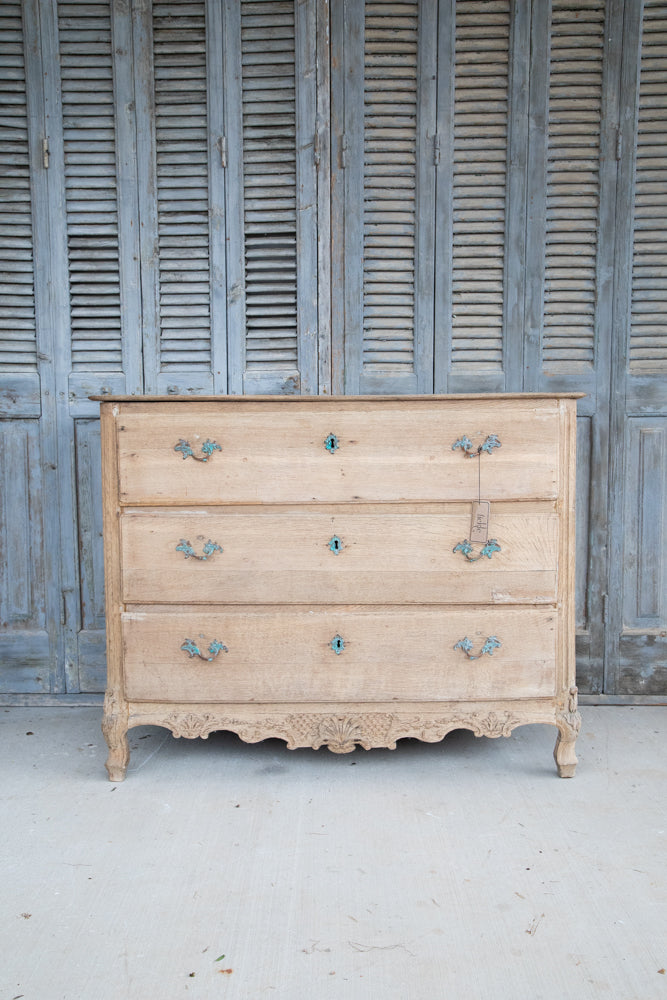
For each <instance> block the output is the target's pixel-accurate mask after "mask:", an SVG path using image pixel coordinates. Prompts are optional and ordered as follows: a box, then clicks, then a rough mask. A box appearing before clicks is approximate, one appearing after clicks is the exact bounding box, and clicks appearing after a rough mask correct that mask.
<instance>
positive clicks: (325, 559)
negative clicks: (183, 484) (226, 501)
mask: <svg viewBox="0 0 667 1000" xmlns="http://www.w3.org/2000/svg"><path fill="white" fill-rule="evenodd" d="M491 528H492V536H493V538H494V539H495V540H496V546H497V550H496V547H495V546H494V547H491V548H490V549H489V550H488V554H484V555H480V550H481V548H482V546H479V545H478V546H475V547H474V549H473V552H472V553H468V558H466V555H465V554H464V552H463V551H462V549H461V548H459V549H458V551H456V552H455V551H454V549H455V547H456V546H457V545H458V544H459V543H461V542H463V541H464V540H465V539H466V538H467V537H468V535H469V534H470V512H469V510H462V511H460V512H457V513H448V512H443V513H438V514H434V513H428V514H425V513H419V512H415V513H410V514H396V513H391V514H390V513H383V512H382V508H380V509H379V510H375V511H372V512H369V513H363V514H362V513H357V512H355V511H350V510H349V509H348V510H346V511H344V512H340V513H335V512H333V513H324V512H318V511H312V510H301V511H280V510H273V511H263V510H261V509H258V510H256V511H255V512H245V513H238V512H235V511H234V510H233V509H229V508H227V509H220V508H218V509H217V510H216V509H215V508H213V509H209V510H188V509H187V508H186V509H184V510H165V509H163V510H159V511H140V512H129V511H128V512H126V513H125V514H124V515H123V517H122V522H121V535H122V558H123V600H124V601H125V602H127V603H134V604H146V603H153V602H159V603H175V604H179V605H180V604H182V603H183V602H184V601H185V602H188V603H190V604H209V603H214V604H271V603H280V604H325V603H326V604H330V603H334V604H369V603H370V604H390V603H396V604H400V603H410V604H447V603H457V604H479V603H499V604H511V603H522V604H538V603H540V604H548V603H554V602H555V600H556V567H557V551H558V515H557V514H555V513H553V512H541V513H540V512H531V513H525V514H522V513H513V512H509V511H507V510H506V511H505V512H504V513H497V514H496V513H495V512H494V514H493V520H492V525H491ZM469 559H474V560H475V561H469Z"/></svg>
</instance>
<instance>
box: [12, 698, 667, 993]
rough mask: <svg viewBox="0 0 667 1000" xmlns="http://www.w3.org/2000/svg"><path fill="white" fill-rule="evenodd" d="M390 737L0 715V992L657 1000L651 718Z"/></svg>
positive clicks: (664, 950) (661, 941) (658, 776)
mask: <svg viewBox="0 0 667 1000" xmlns="http://www.w3.org/2000/svg"><path fill="white" fill-rule="evenodd" d="M583 715H584V724H583V727H582V733H581V737H580V741H579V758H580V764H579V773H578V775H577V777H576V778H575V779H574V780H570V781H568V780H562V779H559V778H557V777H556V772H555V769H554V766H553V762H552V759H551V752H552V748H553V742H554V738H555V729H552V728H550V727H546V726H531V727H526V728H524V729H519V730H516V731H515V732H514V734H513V735H512V737H511V738H510V739H501V740H493V741H491V740H486V739H476V738H475V737H474V736H473V735H472V734H470V733H467V732H456V733H452V734H451V735H450V736H449V737H448V738H447V739H446V740H445V741H444V742H443V743H440V744H434V745H427V744H420V743H416V742H412V741H406V742H403V743H401V744H399V748H398V749H397V750H396V751H393V752H392V751H384V750H381V751H378V750H374V751H371V752H370V753H367V752H365V751H363V750H358V751H356V752H355V753H353V754H350V755H347V756H336V755H334V754H331V753H329V752H328V751H327V750H321V751H318V752H313V751H307V750H298V751H288V750H286V749H284V747H283V745H282V744H280V743H278V742H276V741H267V742H265V743H262V744H258V745H255V746H248V745H246V744H243V743H241V742H240V741H239V740H238V739H237V738H236V737H235V736H232V735H231V734H225V733H221V734H215V735H213V736H212V737H211V738H210V739H209V740H208V741H203V740H196V741H185V740H175V739H173V738H172V737H171V735H169V734H166V733H165V732H164V731H163V730H160V729H154V728H146V729H141V730H134V731H133V733H132V740H131V743H132V759H131V763H130V772H129V773H128V778H127V780H126V781H125V782H124V783H123V784H121V785H113V784H110V783H108V782H107V781H106V780H105V779H106V773H105V771H104V767H103V764H104V759H105V756H106V753H105V747H104V745H103V741H102V738H101V735H100V729H99V712H98V711H97V710H95V709H65V708H59V709H53V708H52V709H27V708H11V709H0V766H1V774H2V791H1V796H2V798H1V801H2V812H1V814H0V815H1V817H2V818H1V821H0V822H1V827H0V835H1V844H2V861H1V866H0V886H1V894H0V912H1V914H2V916H1V918H0V927H1V934H2V938H3V943H2V947H1V952H0V954H1V957H0V1000H14V998H17V997H22V998H23V997H25V998H26V1000H61V998H63V1000H172V998H173V1000H176V998H181V997H191V998H206V1000H209V998H218V997H222V998H225V1000H254V998H263V997H267V998H270V997H276V998H278V997H284V998H288V1000H440V998H443V1000H444V998H448V1000H449V998H454V1000H462V998H470V1000H563V998H570V997H571V998H576V1000H587V998H604V1000H653V998H667V974H666V973H665V968H666V967H667V889H666V885H665V883H666V879H665V871H666V869H667V864H666V862H667V850H666V839H667V837H666V827H667V808H666V801H665V798H666V797H665V790H666V784H665V775H666V770H667V757H666V754H665V749H666V743H667V741H666V739H665V737H666V734H667V711H666V710H665V709H663V708H648V707H647V708H644V707H636V708H615V707H614V708H612V707H603V708H600V707H596V708H592V707H589V708H584V709H583Z"/></svg>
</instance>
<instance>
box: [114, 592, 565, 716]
mask: <svg viewBox="0 0 667 1000" xmlns="http://www.w3.org/2000/svg"><path fill="white" fill-rule="evenodd" d="M122 631H123V646H124V670H125V693H126V696H127V698H129V699H130V700H134V701H167V702H201V701H216V702H226V703H231V702H237V703H239V702H257V703H261V702H319V701H327V702H332V701H333V702H347V701H367V702H392V701H396V702H403V701H449V700H478V699H483V700H486V699H502V698H539V697H551V696H553V695H554V693H555V686H556V648H557V631H558V630H557V615H556V611H555V610H554V609H553V608H542V609H540V608H483V609H475V608H457V609H453V608H439V607H436V608H433V607H430V608H423V607H419V608H388V609H383V608H375V609H372V610H368V609H360V608H345V607H338V608H327V609H325V610H321V611H320V610H294V609H292V608H284V609H282V608H275V607H271V608H252V609H248V610H242V609H239V608H234V609H229V610H228V609H219V608H215V609H207V610H204V611H201V612H196V611H189V612H187V613H186V612H183V613H173V612H161V611H157V610H156V611H151V612H131V613H129V612H128V613H125V614H123V615H122ZM491 637H493V639H491ZM466 640H467V641H466ZM488 640H490V641H488ZM494 640H496V641H497V643H498V645H496V644H495V642H494ZM220 644H221V645H223V646H224V648H222V649H218V646H219V645H220ZM485 644H486V647H487V651H486V652H484V653H483V655H480V653H482V650H483V649H484V647H485ZM184 647H185V648H184ZM195 650H198V651H199V654H200V655H198V654H197V652H196V651H195ZM209 657H210V659H209ZM473 657H474V658H473Z"/></svg>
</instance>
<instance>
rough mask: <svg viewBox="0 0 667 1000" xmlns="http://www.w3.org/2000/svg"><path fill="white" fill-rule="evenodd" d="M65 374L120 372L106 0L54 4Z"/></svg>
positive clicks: (116, 246) (114, 178)
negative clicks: (68, 366)
mask: <svg viewBox="0 0 667 1000" xmlns="http://www.w3.org/2000/svg"><path fill="white" fill-rule="evenodd" d="M58 35H59V41H60V81H61V93H62V109H63V140H64V153H65V190H66V202H65V209H66V213H67V250H68V265H69V282H70V316H71V325H72V370H73V371H117V372H120V371H122V367H123V364H122V351H121V322H120V281H119V268H118V211H117V204H116V200H117V192H116V156H115V154H116V144H115V128H114V106H113V73H112V64H111V17H110V10H109V3H108V2H107V3H98V4H96V5H95V6H94V7H91V5H90V4H86V5H83V4H73V3H59V4H58Z"/></svg>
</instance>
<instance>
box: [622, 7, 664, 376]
mask: <svg viewBox="0 0 667 1000" xmlns="http://www.w3.org/2000/svg"><path fill="white" fill-rule="evenodd" d="M665 190H667V5H666V4H664V3H656V2H650V0H647V3H646V5H645V7H644V17H643V30H642V49H641V66H640V76H639V115H638V125H637V161H636V168H635V191H634V246H633V265H632V306H631V314H630V315H631V322H630V370H631V371H632V372H637V373H640V372H652V373H658V372H667V281H665V277H666V275H667V268H666V267H665V261H667V211H666V205H667V197H666V196H665V193H664V192H665Z"/></svg>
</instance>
